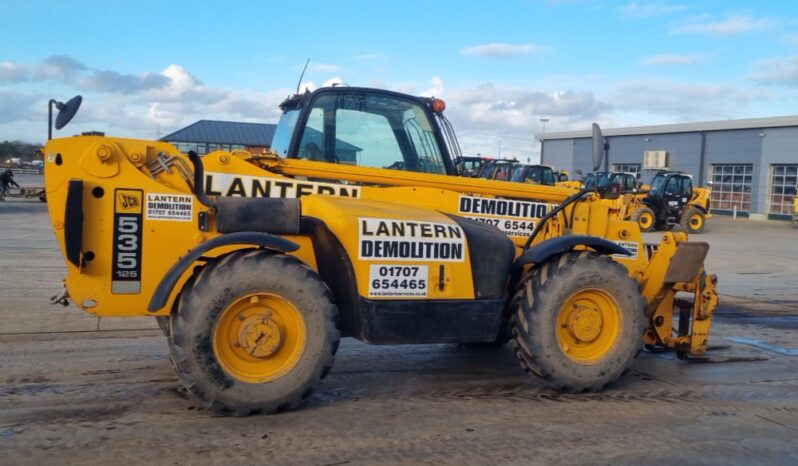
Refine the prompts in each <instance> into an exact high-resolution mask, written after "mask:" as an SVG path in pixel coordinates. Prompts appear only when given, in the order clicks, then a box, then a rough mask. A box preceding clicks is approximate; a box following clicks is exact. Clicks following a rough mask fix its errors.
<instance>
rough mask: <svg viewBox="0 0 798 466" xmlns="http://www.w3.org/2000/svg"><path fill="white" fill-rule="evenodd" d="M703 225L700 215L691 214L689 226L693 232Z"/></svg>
mask: <svg viewBox="0 0 798 466" xmlns="http://www.w3.org/2000/svg"><path fill="white" fill-rule="evenodd" d="M703 224H704V218H703V217H702V216H701V214H693V215H691V216H690V226H691V227H693V229H694V230H698V229H699V228H701V225H703Z"/></svg>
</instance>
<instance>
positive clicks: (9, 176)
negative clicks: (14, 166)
mask: <svg viewBox="0 0 798 466" xmlns="http://www.w3.org/2000/svg"><path fill="white" fill-rule="evenodd" d="M9 187H16V188H19V184H17V182H16V181H14V172H12V171H11V170H9V169H5V170H3V173H0V201H5V200H6V192H8V188H9Z"/></svg>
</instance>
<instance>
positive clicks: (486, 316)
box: [357, 298, 504, 345]
mask: <svg viewBox="0 0 798 466" xmlns="http://www.w3.org/2000/svg"><path fill="white" fill-rule="evenodd" d="M360 309H361V316H362V318H363V328H362V333H361V334H359V335H357V337H358V338H359V339H361V340H363V341H365V342H368V343H375V344H384V345H387V344H402V343H407V344H416V343H458V342H485V341H493V340H494V339H495V338H496V335H497V332H498V330H499V323H500V321H501V317H502V310H503V309H504V301H503V300H502V299H482V300H477V299H469V300H430V301H413V300H406V301H374V300H370V299H365V298H361V299H360Z"/></svg>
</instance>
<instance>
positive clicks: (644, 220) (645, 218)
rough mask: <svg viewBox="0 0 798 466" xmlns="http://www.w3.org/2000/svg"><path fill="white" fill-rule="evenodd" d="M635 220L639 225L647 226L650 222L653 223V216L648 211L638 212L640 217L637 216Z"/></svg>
mask: <svg viewBox="0 0 798 466" xmlns="http://www.w3.org/2000/svg"><path fill="white" fill-rule="evenodd" d="M637 221H638V223H639V224H640V226H641V227H643V228H648V227H650V226H651V224H652V223H654V217H652V216H651V214H650V213H648V212H643V213H642V214H640V217H639V218H638V220H637Z"/></svg>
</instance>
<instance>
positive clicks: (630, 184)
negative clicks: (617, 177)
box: [624, 175, 637, 192]
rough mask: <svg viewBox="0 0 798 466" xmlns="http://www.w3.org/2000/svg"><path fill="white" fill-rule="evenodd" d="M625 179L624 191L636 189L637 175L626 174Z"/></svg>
mask: <svg viewBox="0 0 798 466" xmlns="http://www.w3.org/2000/svg"><path fill="white" fill-rule="evenodd" d="M624 180H625V181H626V184H625V186H624V191H626V192H632V191H634V190H635V188H636V187H637V181H636V180H635V177H634V176H632V175H624Z"/></svg>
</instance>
